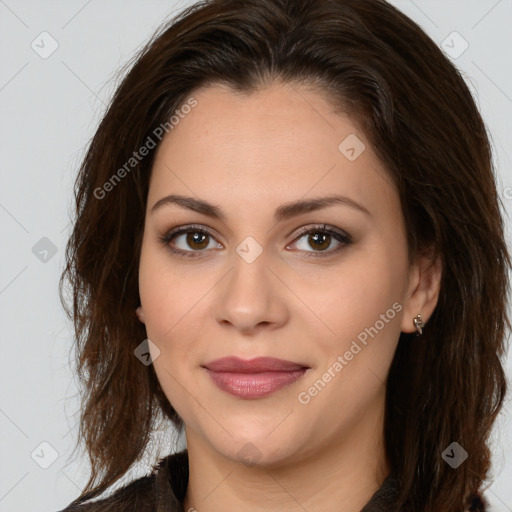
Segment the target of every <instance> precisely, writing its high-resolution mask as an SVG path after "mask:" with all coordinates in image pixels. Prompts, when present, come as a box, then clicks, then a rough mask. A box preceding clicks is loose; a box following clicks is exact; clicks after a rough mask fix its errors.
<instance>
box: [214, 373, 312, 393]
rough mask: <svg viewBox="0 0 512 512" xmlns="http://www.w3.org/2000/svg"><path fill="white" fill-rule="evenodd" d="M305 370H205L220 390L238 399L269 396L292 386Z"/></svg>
mask: <svg viewBox="0 0 512 512" xmlns="http://www.w3.org/2000/svg"><path fill="white" fill-rule="evenodd" d="M307 370H308V368H302V369H300V370H294V371H285V372H261V373H234V372H214V371H212V370H210V369H208V368H207V369H206V371H207V372H208V374H209V375H210V377H211V378H212V380H213V382H215V384H217V386H218V387H219V388H220V389H222V390H223V391H226V393H230V394H231V395H234V396H237V397H240V398H261V397H263V396H266V395H270V393H273V392H274V391H277V390H279V389H282V388H284V387H285V386H288V385H290V384H293V383H294V382H295V381H296V380H298V379H300V378H301V377H302V376H303V375H304V374H305V373H306V371H307Z"/></svg>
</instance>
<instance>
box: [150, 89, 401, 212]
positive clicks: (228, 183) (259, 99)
mask: <svg viewBox="0 0 512 512" xmlns="http://www.w3.org/2000/svg"><path fill="white" fill-rule="evenodd" d="M191 96H192V97H193V98H194V99H195V100H196V101H197V105H196V106H195V107H194V108H193V109H191V110H190V111H189V113H188V114H186V115H182V116H181V117H180V119H179V122H178V124H177V125H175V126H174V127H173V129H172V130H171V131H170V132H169V133H168V134H167V135H166V136H165V137H164V139H163V140H162V142H161V144H160V146H159V148H158V151H157V154H156V158H155V161H154V166H153V170H152V176H151V184H150V201H153V202H154V201H155V200H157V199H159V196H161V195H163V194H166V193H167V194H170V193H186V194H187V195H197V196H199V197H201V198H204V199H208V198H209V199H211V202H213V203H216V202H218V201H216V198H218V197H221V196H222V197H223V196H225V195H226V194H228V196H229V197H231V199H232V203H233V204H236V198H239V199H241V200H242V202H243V204H245V205H246V206H247V207H248V206H250V205H252V206H254V207H257V206H262V202H263V201H264V202H268V203H270V204H277V203H282V202H286V201H288V200H289V201H293V200H296V199H298V198H300V197H304V196H306V195H308V194H309V195H314V196H318V195H322V194H325V193H329V194H332V193H336V192H338V193H343V194H346V195H352V196H353V197H354V199H356V198H359V199H360V200H361V202H363V203H364V197H365V196H366V197H368V199H367V202H371V201H372V200H373V201H374V200H375V199H376V198H375V197H372V195H375V194H377V195H380V196H383V195H384V196H385V195H386V194H388V196H389V194H391V193H392V190H391V188H392V186H391V183H390V179H389V177H388V176H387V174H386V172H385V171H384V169H383V168H382V165H381V164H380V162H379V161H378V159H377V158H376V156H375V154H374V153H373V151H372V149H371V147H370V145H369V142H368V141H367V139H366V137H365V135H364V133H362V132H361V131H360V129H359V127H358V126H357V124H356V123H354V122H353V121H352V119H351V118H350V117H348V116H347V115H344V114H342V113H339V112H335V110H334V108H333V106H332V105H331V103H330V102H328V101H327V99H326V97H325V96H323V95H321V94H319V93H317V92H314V91H312V90H311V89H309V88H305V87H303V86H298V85H293V86H292V85H290V84H272V85H271V86H268V87H265V88H264V89H261V90H258V91H256V92H254V93H251V94H239V93H236V92H234V91H233V90H232V89H230V88H228V87H227V86H225V85H213V86H209V87H207V88H202V89H198V90H196V91H194V92H193V93H192V94H191ZM354 156H355V158H354ZM386 187H387V189H386ZM229 197H228V198H229ZM224 199H226V198H224ZM388 199H390V198H389V197H388ZM392 199H393V200H396V197H394V198H392ZM356 200H357V199H356Z"/></svg>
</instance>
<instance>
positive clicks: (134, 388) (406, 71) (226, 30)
mask: <svg viewBox="0 0 512 512" xmlns="http://www.w3.org/2000/svg"><path fill="white" fill-rule="evenodd" d="M128 65H129V69H127V72H126V74H125V76H124V78H123V79H122V81H121V82H120V85H119V86H118V88H117V89H116V92H115V94H114V96H113V99H112V100H111V102H110V103H109V106H108V108H107V110H106V112H105V114H104V115H103V118H102V120H101V122H100V124H99V127H98V128H97V131H96V132H95V134H94V136H93V138H92V139H91V141H90V143H89V145H88V148H87V152H86V155H85V158H84V160H83V162H82V164H81V167H80V169H79V172H78V176H77V178H76V182H75V188H74V197H75V202H76V208H74V212H73V213H74V216H75V218H74V224H73V231H72V234H71V236H70V239H69V241H68V244H67V247H66V266H65V269H64V271H63V273H62V276H61V280H60V283H59V291H60V294H61V300H62V302H63V305H64V307H65V309H66V312H67V314H68V316H69V317H70V318H72V319H73V322H74V328H75V344H74V346H75V348H76V362H77V373H78V376H79V380H80V384H81V394H82V408H81V411H80V414H81V416H80V427H79V436H78V443H83V444H84V446H85V447H86V449H87V453H88V455H89V458H90V461H91V474H90V478H89V481H88V483H87V485H86V487H85V489H84V490H83V492H82V494H81V497H80V499H82V500H85V499H90V498H93V497H95V496H97V495H98V494H100V493H101V492H103V491H105V490H106V489H108V488H109V487H110V486H111V485H112V484H113V483H115V482H116V481H118V480H119V479H120V478H121V477H122V476H123V475H125V474H126V473H127V471H128V470H129V469H130V468H131V467H132V466H133V464H134V463H135V462H136V461H137V460H139V459H140V457H141V456H142V455H143V453H144V450H145V448H146V446H147V444H148V441H149V438H150V434H151V432H152V429H153V428H154V425H155V419H156V418H157V417H158V416H159V415H160V414H163V417H164V418H168V419H169V420H171V421H172V423H173V424H174V425H175V426H176V427H177V428H178V429H181V428H182V426H183V421H182V419H181V418H180V416H179V415H178V414H177V412H176V411H175V410H174V409H173V407H172V405H171V404H170V403H169V401H168V400H167V398H166V396H165V395H164V393H163V391H162V389H161V387H160V385H159V382H158V380H157V377H156V374H155V371H154V369H153V366H152V365H149V366H144V365H141V364H140V361H139V360H138V359H137V358H136V357H134V349H135V348H136V347H137V345H139V344H140V342H141V340H143V339H144V338H145V337H146V335H145V327H144V326H143V325H142V324H141V323H140V322H139V321H138V320H137V318H136V316H135V313H134V310H135V309H136V308H137V306H139V305H140V301H139V293H138V264H139V256H140V249H141V241H142V234H143V229H144V216H145V210H146V201H147V194H148V187H149V180H150V176H151V169H152V163H153V160H154V155H155V152H156V149H152V150H151V151H150V152H149V154H148V155H147V156H145V157H144V158H141V159H140V160H139V159H137V161H136V162H135V161H131V160H130V159H131V158H133V157H134V152H136V151H137V150H138V149H139V148H141V147H142V146H143V145H144V144H145V143H146V141H147V140H148V137H152V134H154V133H155V129H156V128H157V127H159V126H162V125H164V126H169V119H170V118H171V116H172V115H173V114H174V113H175V112H176V110H177V109H179V108H180V107H181V106H182V105H184V104H185V103H186V102H187V100H188V99H189V98H190V96H191V94H192V93H193V91H194V90H196V89H197V88H200V87H203V86H208V85H213V84H227V85H229V87H231V89H232V90H233V91H236V92H241V93H247V94H249V93H251V92H253V91H256V90H258V89H259V88H262V87H265V86H266V85H268V84H271V83H273V82H274V81H282V82H284V83H288V84H292V85H293V84H296V85H306V86H311V87H313V88H314V89H315V90H317V91H318V92H320V93H322V94H324V95H325V97H326V98H327V99H328V100H329V101H330V102H331V103H332V105H334V106H336V107H337V108H339V109H341V110H342V111H343V112H344V113H346V114H348V115H349V116H351V118H352V119H353V120H354V122H357V123H360V126H361V127H362V130H363V132H364V133H365V134H366V136H367V138H368V140H369V141H370V143H371V145H372V148H373V150H374V151H375V152H376V154H377V156H378V157H379V159H380V160H381V161H382V163H383V164H384V166H385V168H386V170H387V172H388V174H389V176H390V178H391V179H392V181H393V183H394V184H395V185H396V187H397V190H398V192H399V196H400V201H401V207H402V211H403V216H404V219H405V225H406V230H407V243H408V253H409V258H410V261H412V260H413V259H414V257H415V255H417V254H419V253H420V252H426V251H429V253H431V254H432V255H436V256H439V257H440V258H441V261H442V266H443V275H442V281H441V290H440V295H439V299H438V304H437V307H436V309H435V310H434V313H433V315H432V316H431V318H430V320H429V322H428V325H427V327H426V329H425V331H424V334H423V336H421V337H418V338H416V337H412V335H411V334H408V333H401V335H400V339H399V342H398V347H397V350H396V353H395V356H394V359H393V362H392V365H391V368H390V373H389V377H388V382H387V395H386V413H385V425H384V427H385V432H384V436H385V448H386V453H387V456H388V458H389V461H390V463H391V467H392V471H393V472H394V474H395V475H396V476H397V478H398V481H399V485H400V495H399V498H398V503H397V507H396V509H395V510H397V511H405V510H407V511H408V512H414V511H418V512H419V511H432V510H435V511H436V512H439V511H449V512H453V511H462V510H463V506H465V505H466V504H467V503H469V501H468V500H469V498H470V496H471V494H473V493H477V492H478V491H479V489H480V487H481V485H482V484H483V483H484V480H486V479H487V476H488V472H489V470H490V466H491V461H490V449H489V437H490V433H491V429H492V426H493V423H494V421H495V419H496V417H497V415H498V414H499V412H500V409H501V407H502V402H503V400H504V397H505V394H506V391H507V383H506V377H505V374H504V369H503V365H502V361H501V359H502V357H503V356H504V354H505V353H506V349H507V347H506V344H505V335H506V330H507V329H510V320H509V318H508V316H507V300H508V297H507V294H508V288H509V277H508V268H509V267H510V256H509V254H508V251H507V246H506V243H505V240H504V226H503V218H502V213H501V208H502V207H503V205H502V204H500V198H499V196H498V194H497V190H496V173H495V170H494V168H493V164H492V155H491V147H490V142H489V137H488V135H487V131H486V127H485V125H484V122H483V120H482V117H481V115H480V113H479V111H478V108H477V106H476V104H475V102H474V99H473V97H472V95H471V93H470V91H469V89H468V87H467V85H466V83H465V81H464V79H463V77H462V75H461V73H460V72H459V71H458V70H457V68H456V67H455V66H454V65H453V64H452V63H451V62H450V61H449V60H448V59H447V58H446V57H445V56H444V54H443V53H442V51H441V50H440V49H439V48H438V47H437V46H436V44H435V43H434V42H433V41H432V40H431V39H430V38H429V37H428V36H427V35H426V34H425V33H424V32H423V30H422V29H421V28H420V27H419V26H418V25H417V24H416V23H414V22H413V21H412V20H411V19H409V18H408V17H407V16H405V15H404V14H403V13H401V12H400V11H399V10H397V9H396V8H395V7H393V6H391V5H390V4H388V3H387V2H385V1H384V0H323V1H321V2H319V1H317V0H243V1H241V0H210V1H200V2H197V3H195V4H194V5H192V6H190V7H188V8H186V9H185V10H183V11H182V12H181V13H180V14H178V15H177V16H176V17H174V18H173V19H172V20H171V21H169V22H166V23H165V24H164V25H162V26H161V27H160V28H159V29H158V30H157V31H156V32H155V34H154V35H153V36H152V38H151V39H150V41H149V42H148V43H147V44H146V45H145V46H144V47H143V48H142V49H141V50H140V51H139V52H138V53H137V55H135V56H134V59H133V60H132V61H131V62H129V63H128ZM166 123H167V124H166ZM153 139H154V138H153ZM157 147H158V144H157ZM129 161H130V162H131V164H130V165H131V167H133V168H129V169H128V170H127V167H126V162H129ZM132 164H133V165H132ZM123 166H124V169H125V171H126V172H125V173H121V174H122V175H123V176H122V179H120V180H118V181H116V182H115V183H113V182H112V177H113V176H114V174H116V173H117V176H118V177H119V172H120V171H119V170H120V169H121V168H123ZM109 180H110V181H109ZM107 182H109V183H110V184H111V186H110V187H107V186H106V185H105V184H106V183H107ZM107 188H108V194H106V193H105V190H107ZM98 191H101V192H98ZM66 283H67V284H68V285H69V286H70V288H71V291H72V293H71V294H72V307H71V306H69V305H67V304H66V301H65V300H64V298H63V288H64V286H65V284H66ZM454 441H456V442H458V443H459V444H460V445H461V446H462V447H463V448H464V449H465V450H466V451H467V452H468V454H469V458H468V459H467V460H466V461H465V462H464V463H463V464H462V465H461V466H460V467H459V468H458V469H457V470H453V469H452V468H451V467H450V466H449V465H448V464H446V463H445V462H444V460H443V459H442V457H441V454H442V452H443V451H444V450H445V448H446V447H448V446H449V445H450V444H451V443H452V442H454Z"/></svg>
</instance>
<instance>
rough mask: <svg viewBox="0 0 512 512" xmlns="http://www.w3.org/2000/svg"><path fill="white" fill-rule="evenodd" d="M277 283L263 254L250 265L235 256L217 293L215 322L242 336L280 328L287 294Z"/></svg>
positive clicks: (285, 317)
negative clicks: (242, 334)
mask: <svg viewBox="0 0 512 512" xmlns="http://www.w3.org/2000/svg"><path fill="white" fill-rule="evenodd" d="M281 279H282V278H281ZM281 279H280V276H279V271H278V270H277V269H276V268H271V266H269V264H268V261H267V260H266V258H265V257H264V256H263V254H262V255H260V256H259V257H258V258H257V259H256V260H254V261H252V262H251V263H248V262H247V261H245V260H244V259H243V258H242V257H240V256H239V255H238V254H235V255H234V261H233V268H232V269H231V271H230V272H228V274H227V276H225V278H224V279H223V283H222V284H221V286H219V287H218V289H217V293H218V295H217V296H216V297H215V299H216V304H217V306H216V320H217V322H219V323H220V324H222V325H224V326H231V327H233V328H235V329H237V330H238V331H240V332H241V333H244V334H253V333H256V332H257V331H258V330H260V329H276V328H279V327H282V326H283V325H284V324H285V323H286V322H287V321H288V318H289V308H288V307H287V303H286V299H287V294H290V292H289V291H288V289H287V287H286V285H285V284H284V283H283V281H282V280H281ZM219 284H220V283H219Z"/></svg>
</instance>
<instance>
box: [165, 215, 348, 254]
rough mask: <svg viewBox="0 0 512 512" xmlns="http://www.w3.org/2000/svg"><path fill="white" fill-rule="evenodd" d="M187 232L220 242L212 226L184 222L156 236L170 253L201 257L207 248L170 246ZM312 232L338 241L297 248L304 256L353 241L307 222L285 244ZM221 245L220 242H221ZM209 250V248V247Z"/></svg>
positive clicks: (332, 229) (327, 227) (341, 232)
mask: <svg viewBox="0 0 512 512" xmlns="http://www.w3.org/2000/svg"><path fill="white" fill-rule="evenodd" d="M189 232H198V233H203V234H205V235H207V236H209V237H210V238H212V239H213V240H215V241H216V242H217V243H219V244H221V243H220V242H219V241H218V240H217V238H216V235H215V236H214V234H213V233H212V232H216V230H214V229H213V228H211V227H209V226H206V225H203V224H184V225H180V226H176V227H174V228H171V229H170V230H168V231H166V232H165V233H164V234H163V235H160V236H158V239H159V241H160V242H161V243H162V244H163V245H164V246H165V247H167V248H168V249H169V250H170V251H171V252H172V253H175V254H178V255H182V256H184V257H201V253H208V252H209V250H206V249H202V250H196V251H194V250H183V249H176V248H173V247H172V246H171V243H170V242H171V240H173V239H174V238H176V237H177V236H181V235H183V234H186V233H189ZM314 232H325V233H327V234H329V235H331V236H334V239H335V240H336V241H337V242H338V244H339V246H338V248H336V249H331V250H326V251H314V250H312V251H302V250H300V249H299V252H301V251H302V252H305V253H307V254H309V256H306V257H308V258H311V257H327V256H329V255H333V254H336V253H338V252H339V251H340V249H341V248H343V247H346V246H349V245H351V244H352V243H353V239H352V236H351V235H349V234H348V233H347V232H346V231H344V230H341V229H339V228H336V227H334V226H331V225H329V224H325V223H322V224H308V225H306V226H302V227H301V228H298V230H296V231H295V232H294V233H293V236H294V238H293V240H292V242H290V244H288V245H287V246H286V248H288V247H289V246H290V245H291V244H294V243H296V242H297V241H298V240H300V239H301V238H303V236H304V235H306V234H308V233H314ZM221 245H222V244H221ZM210 250H211V249H210Z"/></svg>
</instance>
